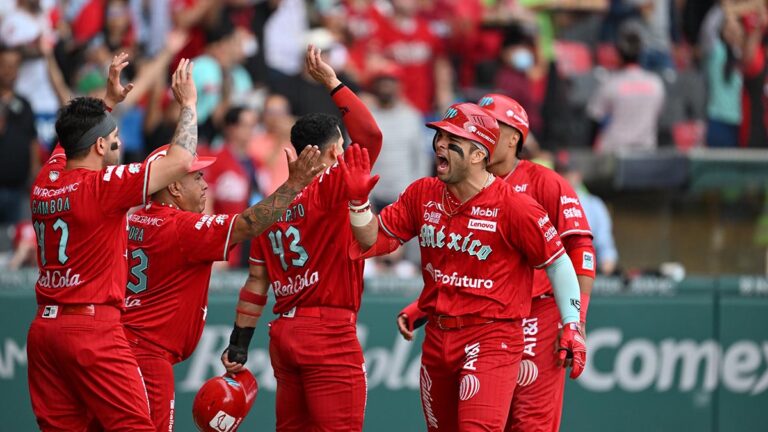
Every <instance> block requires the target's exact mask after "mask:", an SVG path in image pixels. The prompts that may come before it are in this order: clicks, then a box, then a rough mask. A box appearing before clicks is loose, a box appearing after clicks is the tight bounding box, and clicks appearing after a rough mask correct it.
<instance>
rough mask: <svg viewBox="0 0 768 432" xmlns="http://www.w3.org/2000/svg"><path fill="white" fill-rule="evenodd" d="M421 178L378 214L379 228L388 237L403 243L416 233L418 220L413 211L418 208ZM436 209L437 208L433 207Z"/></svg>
mask: <svg viewBox="0 0 768 432" xmlns="http://www.w3.org/2000/svg"><path fill="white" fill-rule="evenodd" d="M422 185H423V179H422V180H417V181H416V182H415V183H413V184H411V185H410V186H408V187H407V188H406V189H405V190H404V191H403V193H401V194H400V197H399V198H397V201H395V202H393V203H392V204H390V205H388V206H386V207H384V209H382V210H381V214H379V228H380V229H382V230H383V231H384V233H385V234H387V235H388V236H390V237H393V238H396V239H398V240H400V242H401V243H405V242H407V241H408V240H410V239H411V238H413V237H415V236H416V235H417V234H418V230H419V220H418V218H416V217H415V213H416V212H417V211H418V210H419V208H418V206H419V195H420V194H421V189H422ZM435 210H437V209H435Z"/></svg>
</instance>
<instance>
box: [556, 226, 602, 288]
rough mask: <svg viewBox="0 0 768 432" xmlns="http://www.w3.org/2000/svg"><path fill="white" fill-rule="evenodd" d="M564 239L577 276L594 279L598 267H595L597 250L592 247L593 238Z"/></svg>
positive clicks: (579, 236)
mask: <svg viewBox="0 0 768 432" xmlns="http://www.w3.org/2000/svg"><path fill="white" fill-rule="evenodd" d="M562 239H563V244H564V245H565V251H566V252H567V253H568V256H569V257H570V258H571V262H572V263H573V268H574V269H575V270H576V274H577V275H579V276H586V277H591V278H592V279H594V278H595V272H596V271H597V268H596V267H597V266H596V265H595V248H594V247H593V246H592V238H590V237H589V236H585V235H572V236H568V237H562Z"/></svg>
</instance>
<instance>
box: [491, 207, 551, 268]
mask: <svg viewBox="0 0 768 432" xmlns="http://www.w3.org/2000/svg"><path fill="white" fill-rule="evenodd" d="M512 200H513V202H514V206H513V212H511V213H508V214H509V217H510V218H512V220H511V221H510V223H509V224H506V225H507V226H508V227H511V231H508V232H507V236H508V237H507V238H509V239H511V240H512V241H511V243H512V244H513V245H515V247H517V248H518V250H520V252H522V254H523V255H525V257H526V259H527V260H528V263H529V264H530V265H531V266H532V267H535V268H544V267H546V266H548V265H549V264H550V263H551V262H552V261H554V260H555V259H556V258H558V257H559V256H560V255H562V254H563V253H565V249H564V248H563V242H562V241H561V240H560V236H559V235H558V233H557V229H555V227H554V226H553V225H552V221H550V219H549V216H548V215H547V212H546V211H544V208H543V207H542V206H541V205H539V203H537V202H536V201H534V200H533V199H532V198H531V197H529V196H528V195H525V194H516V195H513V198H512Z"/></svg>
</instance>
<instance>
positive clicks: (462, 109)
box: [427, 102, 499, 157]
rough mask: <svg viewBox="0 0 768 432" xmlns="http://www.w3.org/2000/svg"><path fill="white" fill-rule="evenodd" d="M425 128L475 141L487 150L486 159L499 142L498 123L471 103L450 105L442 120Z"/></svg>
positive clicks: (428, 124)
mask: <svg viewBox="0 0 768 432" xmlns="http://www.w3.org/2000/svg"><path fill="white" fill-rule="evenodd" d="M427 127H428V128H431V129H435V130H442V131H444V132H447V133H449V134H452V135H456V136H458V137H461V138H466V139H468V140H471V141H475V142H477V143H479V144H480V145H482V146H483V147H485V148H486V150H488V157H490V156H491V155H492V154H493V150H494V149H495V148H496V143H498V142H499V123H498V122H497V121H496V119H494V118H493V117H491V116H490V115H489V114H488V112H487V111H486V110H484V109H482V108H480V107H478V106H477V105H475V104H473V103H466V102H465V103H459V104H453V105H451V107H450V108H448V110H447V111H446V112H445V115H444V116H443V119H442V120H439V121H436V122H431V123H427Z"/></svg>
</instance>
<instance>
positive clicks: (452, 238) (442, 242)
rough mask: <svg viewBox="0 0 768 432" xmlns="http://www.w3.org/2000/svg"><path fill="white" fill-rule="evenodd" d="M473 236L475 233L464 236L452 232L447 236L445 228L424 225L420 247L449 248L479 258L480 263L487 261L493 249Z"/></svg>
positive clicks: (420, 235)
mask: <svg viewBox="0 0 768 432" xmlns="http://www.w3.org/2000/svg"><path fill="white" fill-rule="evenodd" d="M473 235H474V233H469V234H467V235H465V236H462V235H461V234H456V233H452V232H448V233H447V235H446V232H445V227H444V226H443V227H440V230H436V229H435V226H433V225H429V224H423V225H422V226H421V232H420V233H419V245H421V247H431V248H444V247H447V248H448V249H449V250H454V251H456V252H464V253H466V254H467V255H469V256H473V257H477V259H478V260H480V261H485V260H486V259H488V256H489V255H491V252H493V249H492V248H491V247H490V246H488V245H484V244H482V243H481V242H480V241H479V240H477V239H473V238H472V236H473Z"/></svg>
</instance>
